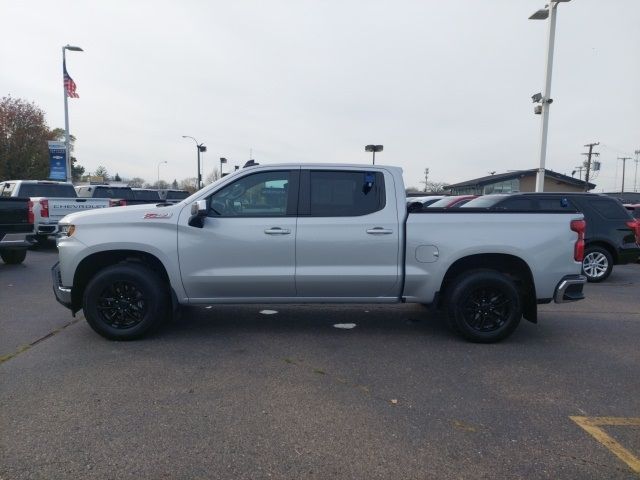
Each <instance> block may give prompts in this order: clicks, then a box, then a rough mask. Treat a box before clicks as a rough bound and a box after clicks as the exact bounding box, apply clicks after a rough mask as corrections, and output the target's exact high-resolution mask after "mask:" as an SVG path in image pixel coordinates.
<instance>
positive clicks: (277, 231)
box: [264, 227, 291, 235]
mask: <svg viewBox="0 0 640 480" xmlns="http://www.w3.org/2000/svg"><path fill="white" fill-rule="evenodd" d="M264 233H266V234H267V235H289V234H290V233H291V230H289V229H288V228H280V227H271V228H267V229H266V230H265V231H264Z"/></svg>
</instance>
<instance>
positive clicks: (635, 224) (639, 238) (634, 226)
mask: <svg viewBox="0 0 640 480" xmlns="http://www.w3.org/2000/svg"><path fill="white" fill-rule="evenodd" d="M627 226H628V227H629V228H631V230H633V233H634V234H635V236H636V243H638V244H640V220H638V219H636V220H629V221H628V222H627Z"/></svg>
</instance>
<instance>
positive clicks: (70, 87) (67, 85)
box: [62, 62, 80, 98]
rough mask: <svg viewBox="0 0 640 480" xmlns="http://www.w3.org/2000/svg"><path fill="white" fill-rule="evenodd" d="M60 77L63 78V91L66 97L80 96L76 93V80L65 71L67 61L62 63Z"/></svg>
mask: <svg viewBox="0 0 640 480" xmlns="http://www.w3.org/2000/svg"><path fill="white" fill-rule="evenodd" d="M62 78H63V79H64V91H65V92H67V97H71V98H80V95H78V94H77V93H76V82H74V81H73V78H71V77H70V76H69V74H68V73H67V62H63V64H62Z"/></svg>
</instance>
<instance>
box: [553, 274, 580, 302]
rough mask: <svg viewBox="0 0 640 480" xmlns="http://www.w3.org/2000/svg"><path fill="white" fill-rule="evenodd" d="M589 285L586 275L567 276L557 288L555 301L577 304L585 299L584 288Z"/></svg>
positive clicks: (554, 296)
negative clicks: (586, 284) (576, 302)
mask: <svg viewBox="0 0 640 480" xmlns="http://www.w3.org/2000/svg"><path fill="white" fill-rule="evenodd" d="M585 283H587V277H585V276H584V275H566V276H565V277H563V278H562V280H560V283H558V285H557V286H556V291H555V293H554V295H553V300H554V301H555V302H556V303H567V302H575V301H578V300H582V299H584V293H582V288H583V287H584V285H585Z"/></svg>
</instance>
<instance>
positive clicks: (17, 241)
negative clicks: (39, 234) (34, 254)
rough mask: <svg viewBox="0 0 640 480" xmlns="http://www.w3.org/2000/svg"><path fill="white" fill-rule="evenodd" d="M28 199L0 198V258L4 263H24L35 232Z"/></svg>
mask: <svg viewBox="0 0 640 480" xmlns="http://www.w3.org/2000/svg"><path fill="white" fill-rule="evenodd" d="M29 206H30V201H29V199H28V198H3V197H0V258H2V261H3V262H4V263H8V264H18V263H22V262H23V261H24V259H25V258H26V256H27V248H28V247H29V245H31V243H30V242H29V240H28V239H27V237H28V236H29V235H31V233H32V232H33V221H32V218H31V216H30V214H29Z"/></svg>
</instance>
